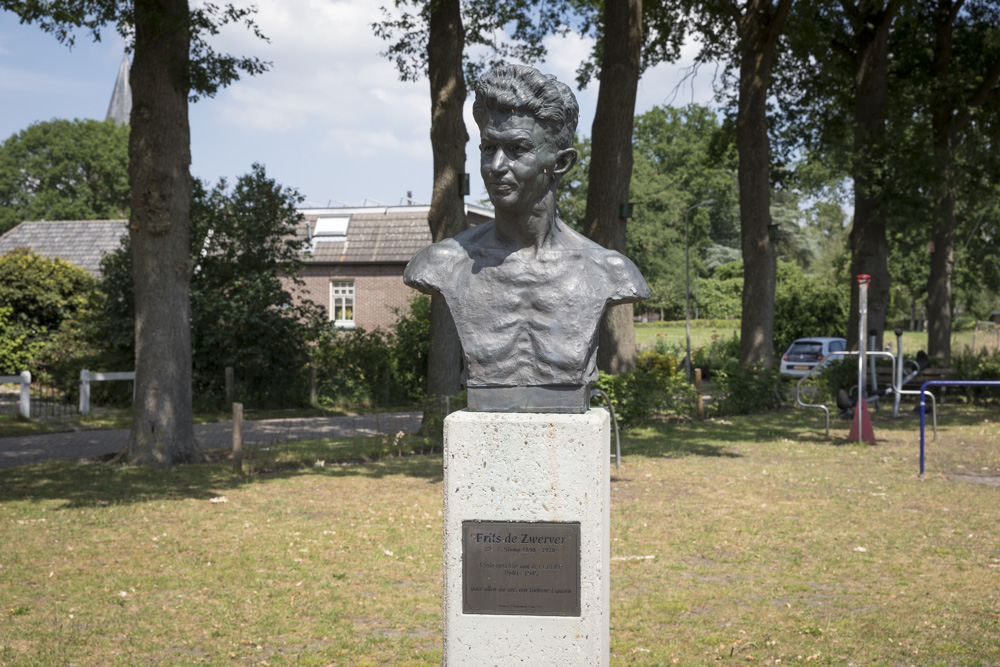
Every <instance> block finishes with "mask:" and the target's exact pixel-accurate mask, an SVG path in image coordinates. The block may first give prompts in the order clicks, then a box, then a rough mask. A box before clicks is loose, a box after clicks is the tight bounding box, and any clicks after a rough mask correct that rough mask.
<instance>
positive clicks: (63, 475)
mask: <svg viewBox="0 0 1000 667" xmlns="http://www.w3.org/2000/svg"><path fill="white" fill-rule="evenodd" d="M822 417H823V415H822V412H821V411H818V410H807V409H801V408H795V409H792V408H786V409H783V410H779V411H777V412H772V413H767V414H762V415H750V416H743V417H740V416H733V417H726V418H714V419H711V420H707V421H704V422H697V421H689V422H680V423H670V424H658V425H654V426H647V427H642V428H637V429H634V430H631V431H628V432H626V433H624V434H623V436H622V457H623V460H624V461H625V462H627V461H628V458H629V457H630V456H648V457H663V456H667V457H672V458H673V457H676V458H680V457H713V458H720V459H735V458H740V457H742V456H743V455H742V454H741V453H740V451H739V448H740V447H746V446H748V445H750V446H752V445H753V444H754V443H759V442H773V441H775V440H790V441H795V442H801V443H814V444H817V445H827V446H830V445H833V446H837V445H844V444H848V442H847V438H846V435H847V431H846V429H847V423H846V422H839V425H838V426H834V425H835V424H837V422H835V421H834V418H831V436H832V438H831V439H829V440H828V439H826V437H825V436H824V430H823V418H822ZM996 417H997V412H996V411H995V410H983V409H982V408H976V407H972V406H964V405H947V406H941V410H940V414H939V416H938V423H939V426H941V427H943V428H944V427H947V426H956V427H957V426H968V425H973V424H981V423H983V420H984V419H990V420H995V419H996ZM873 421H874V422H875V431H876V436H878V433H879V431H885V430H889V431H912V432H913V433H914V434H915V435H916V432H917V430H918V429H919V417H915V416H913V415H912V413H909V412H907V413H906V414H901V416H900V418H899V419H895V420H894V419H892V418H891V413H890V412H888V411H885V410H883V411H881V412H880V413H876V414H875V415H874V416H873ZM928 428H930V427H929V426H928ZM272 447H273V450H274V451H272V452H263V451H262V449H261V450H257V451H247V452H246V458H245V466H246V467H245V470H247V471H248V474H238V473H235V472H234V471H233V469H232V464H231V462H230V461H229V460H228V452H226V451H224V450H210V453H211V457H212V459H213V460H214V461H215V462H214V463H207V464H200V465H188V466H175V467H172V468H160V469H156V468H135V467H127V466H126V467H122V466H113V465H109V464H106V463H99V462H83V463H77V462H50V463H44V464H37V465H30V466H23V467H19V468H6V469H0V503H13V502H25V501H27V502H42V501H61V503H60V507H67V508H73V507H102V506H109V505H122V504H133V503H141V502H149V501H156V500H164V499H186V498H193V499H202V500H209V499H211V498H214V497H216V496H220V495H224V494H225V493H227V492H229V491H231V490H234V489H239V488H241V487H243V486H245V485H248V484H266V483H268V482H269V481H270V480H280V479H287V478H292V477H296V476H301V475H321V476H324V477H328V478H331V483H336V480H337V479H338V478H346V477H357V476H364V477H370V478H374V479H385V478H392V477H397V476H408V477H416V478H421V479H424V480H426V482H427V483H428V484H440V483H441V482H442V479H443V475H442V461H441V454H440V453H439V452H434V453H428V454H419V453H418V454H410V455H407V453H406V452H405V451H403V455H402V456H397V455H396V452H395V449H394V448H389V449H388V450H387V449H385V447H383V449H382V450H381V453H380V455H379V456H380V458H378V459H377V460H371V456H370V455H356V454H355V450H354V449H352V448H351V447H350V446H348V447H344V448H340V449H338V447H337V446H336V445H335V444H332V443H330V442H316V441H313V442H311V443H308V442H307V443H276V444H274V445H272ZM358 451H361V450H358ZM390 454H391V455H390ZM338 458H339V459H340V460H337V459H338ZM319 462H322V465H318V463H319Z"/></svg>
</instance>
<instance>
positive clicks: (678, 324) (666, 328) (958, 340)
mask: <svg viewBox="0 0 1000 667" xmlns="http://www.w3.org/2000/svg"><path fill="white" fill-rule="evenodd" d="M739 333H740V321H739V320H692V321H691V347H692V348H693V349H697V348H699V347H702V346H705V345H708V344H709V343H711V341H712V337H713V336H718V337H720V338H721V337H726V338H730V337H732V336H739ZM816 335H817V336H835V335H837V334H836V333H831V332H827V331H818V332H816ZM658 338H664V339H666V340H667V342H669V343H673V342H676V343H679V344H680V345H684V342H685V335H684V321H683V320H679V321H666V322H652V323H638V324H636V325H635V344H636V345H637V346H638V347H640V348H644V347H652V346H653V345H655V344H656V340H657V339H658ZM885 342H886V343H887V344H889V345H891V346H892V348H893V349H895V347H896V334H895V333H893V332H891V331H890V332H889V333H888V335H887V336H886V337H885ZM972 346H973V332H972V331H960V332H957V333H954V334H952V337H951V349H952V352H963V351H964V350H965V349H966V348H972ZM984 346H985V347H987V348H988V349H990V350H996V349H1000V340H998V339H997V336H996V335H995V334H993V333H983V332H981V331H980V332H979V333H977V334H976V335H975V347H976V348H977V349H981V348H983V347H984ZM926 349H927V332H926V331H906V332H904V333H903V353H904V354H905V355H906V356H909V355H910V354H911V353H916V352H917V350H926Z"/></svg>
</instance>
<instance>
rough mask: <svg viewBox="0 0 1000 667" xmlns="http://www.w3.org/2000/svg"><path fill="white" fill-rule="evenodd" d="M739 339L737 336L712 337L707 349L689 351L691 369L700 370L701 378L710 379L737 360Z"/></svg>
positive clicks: (720, 335)
mask: <svg viewBox="0 0 1000 667" xmlns="http://www.w3.org/2000/svg"><path fill="white" fill-rule="evenodd" d="M739 356H740V339H739V337H738V336H735V337H729V338H726V334H719V335H713V336H712V342H710V343H709V344H708V347H700V348H698V349H696V350H692V351H691V369H692V371H691V372H692V373H693V372H694V369H695V368H700V369H701V374H702V377H703V378H705V379H706V380H707V379H710V378H712V377H714V376H715V375H716V374H717V373H718V371H719V370H720V369H724V368H725V367H726V365H727V364H729V363H730V362H731V361H734V360H736V359H739Z"/></svg>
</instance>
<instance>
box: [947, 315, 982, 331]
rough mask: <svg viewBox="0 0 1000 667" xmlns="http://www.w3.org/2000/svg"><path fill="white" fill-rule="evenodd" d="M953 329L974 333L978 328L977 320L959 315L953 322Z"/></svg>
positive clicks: (970, 316)
mask: <svg viewBox="0 0 1000 667" xmlns="http://www.w3.org/2000/svg"><path fill="white" fill-rule="evenodd" d="M951 328H952V330H953V331H972V330H973V329H975V328H976V318H975V317H973V316H972V315H959V316H958V317H956V318H955V321H954V322H952V324H951Z"/></svg>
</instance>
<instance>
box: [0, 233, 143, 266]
mask: <svg viewBox="0 0 1000 667" xmlns="http://www.w3.org/2000/svg"><path fill="white" fill-rule="evenodd" d="M127 225H128V221H127V220H52V221H41V222H22V223H21V224H19V225H18V226H16V227H14V228H13V229H10V230H8V231H7V233H6V234H3V235H2V236H0V255H4V254H6V253H8V252H10V251H11V250H13V249H14V248H31V249H32V250H34V251H35V253H36V254H39V255H41V256H43V257H48V258H49V259H56V258H59V259H62V260H65V261H67V262H69V263H70V264H75V265H76V266H78V267H80V268H81V269H83V270H84V271H87V272H88V273H89V274H90V275H92V276H94V277H95V278H99V277H100V276H101V258H102V257H103V256H104V255H105V254H106V253H111V252H114V251H115V250H117V249H118V246H119V244H120V243H121V239H122V237H123V236H125V234H126V233H128V229H127Z"/></svg>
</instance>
